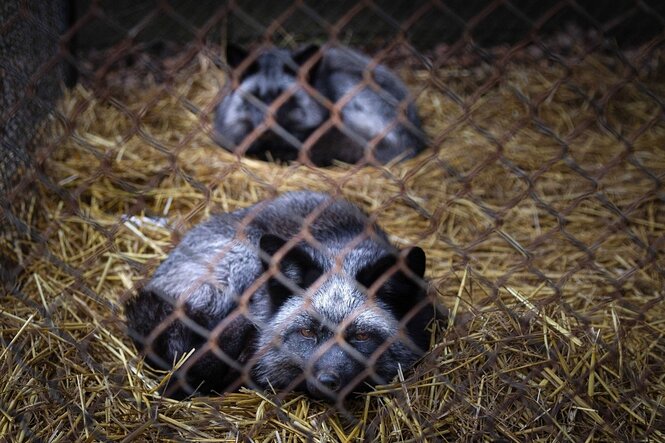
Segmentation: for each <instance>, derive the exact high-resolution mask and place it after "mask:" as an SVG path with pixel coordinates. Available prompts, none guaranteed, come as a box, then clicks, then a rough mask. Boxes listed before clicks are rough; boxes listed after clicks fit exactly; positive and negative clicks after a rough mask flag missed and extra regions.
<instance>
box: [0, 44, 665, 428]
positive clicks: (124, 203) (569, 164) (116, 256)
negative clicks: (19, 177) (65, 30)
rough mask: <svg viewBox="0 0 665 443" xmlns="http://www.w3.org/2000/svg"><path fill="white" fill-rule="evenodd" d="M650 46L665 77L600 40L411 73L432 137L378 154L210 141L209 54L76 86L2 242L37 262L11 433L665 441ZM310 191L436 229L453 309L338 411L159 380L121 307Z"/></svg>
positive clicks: (19, 310) (25, 292)
mask: <svg viewBox="0 0 665 443" xmlns="http://www.w3.org/2000/svg"><path fill="white" fill-rule="evenodd" d="M640 54H641V53H640ZM640 54H637V55H636V57H637V56H638V55H640ZM648 60H649V62H650V66H652V65H653V66H656V67H657V68H658V69H657V72H656V73H655V74H654V73H653V72H651V71H649V72H641V71H639V72H638V73H637V74H634V76H632V74H630V73H631V72H632V71H630V69H628V68H626V66H625V65H624V64H623V62H622V61H620V60H618V59H616V58H612V57H608V56H601V55H597V54H589V55H587V56H586V57H583V58H581V59H579V60H577V59H576V60H574V63H573V62H571V63H570V64H569V65H568V66H567V67H566V66H565V65H546V66H543V61H542V60H534V61H533V62H532V63H522V64H519V65H518V64H513V63H505V64H504V65H502V66H500V67H499V68H493V67H488V66H481V68H479V69H478V70H476V71H469V72H460V71H459V70H456V69H454V68H452V67H443V68H440V69H439V70H437V71H432V72H420V71H415V72H404V73H403V75H404V77H405V78H407V80H408V83H409V85H410V87H411V88H412V89H413V90H414V91H416V93H417V97H418V105H419V108H420V113H421V115H422V117H423V120H424V124H425V127H426V129H427V132H428V133H429V134H430V135H431V136H432V140H433V145H434V149H429V150H427V151H426V152H424V153H422V154H421V155H419V156H418V157H417V158H415V159H412V160H409V161H406V162H403V163H399V164H392V165H388V166H386V167H376V168H370V167H357V166H348V165H339V166H336V167H333V168H329V169H312V168H308V167H305V166H298V165H291V166H286V165H276V164H269V163H264V162H259V161H254V160H251V159H239V158H237V157H235V156H234V155H231V154H229V153H227V152H226V151H224V150H222V149H220V148H219V147H217V146H215V145H214V143H212V142H211V140H210V138H209V136H208V135H207V131H209V129H210V114H211V112H212V110H213V109H214V104H215V103H217V102H218V101H219V98H220V97H219V85H220V83H222V82H223V78H224V76H223V73H222V72H220V71H219V70H217V69H216V68H215V67H214V66H213V65H212V63H211V62H210V61H209V60H208V59H207V58H206V57H205V56H204V55H200V56H199V57H198V58H196V59H195V60H194V61H193V62H192V63H190V64H189V65H187V66H185V67H183V68H182V69H181V72H179V74H178V75H177V77H176V78H175V80H174V81H170V82H166V83H164V84H153V83H150V82H147V84H142V85H141V86H140V87H136V88H132V89H126V88H117V89H116V88H108V89H103V90H97V89H92V88H86V87H83V86H77V87H76V88H75V89H73V90H71V91H68V92H67V93H66V96H65V98H64V99H63V101H62V103H61V105H60V107H59V109H58V112H57V113H56V114H55V117H54V119H53V127H54V133H53V136H52V137H50V138H49V139H48V140H47V142H46V143H45V147H44V148H43V149H42V151H41V152H40V154H39V159H40V161H42V162H43V167H42V168H41V171H40V174H37V173H35V174H34V175H33V176H32V177H29V179H33V180H35V181H36V182H37V183H38V184H39V193H38V195H34V196H29V198H26V199H23V200H19V199H17V200H16V204H15V206H14V207H13V208H12V211H13V213H15V214H18V218H19V219H20V221H21V222H23V223H25V227H24V229H16V230H14V231H13V232H8V233H7V234H5V235H3V237H2V245H1V247H2V251H3V254H4V255H7V256H8V257H10V258H11V259H12V260H13V261H15V262H16V263H19V264H20V265H21V266H22V267H23V272H22V273H21V275H20V276H19V278H18V281H17V282H16V284H15V285H14V286H13V287H11V288H10V289H9V290H8V291H7V292H6V293H5V294H4V295H3V297H2V310H1V311H0V325H1V327H2V328H1V332H0V334H1V338H2V340H1V345H2V346H1V347H0V374H2V376H1V377H2V383H1V386H2V390H1V391H0V436H2V437H8V438H11V439H13V440H15V441H31V440H35V439H43V440H48V441H70V440H81V441H83V440H85V441H88V440H113V441H116V440H118V441H130V440H136V439H138V440H151V441H177V440H187V441H227V440H229V441H236V440H238V439H240V438H243V439H244V438H249V439H251V440H253V441H268V440H275V441H309V440H315V441H350V440H378V441H413V440H416V441H420V440H451V441H454V440H460V439H464V440H471V441H478V440H483V441H493V440H496V439H503V440H510V441H523V440H580V441H581V440H584V441H616V440H642V439H650V440H653V441H664V440H665V435H664V434H663V432H662V429H664V428H665V423H664V421H663V400H664V395H665V372H664V371H663V367H665V365H664V362H663V355H664V353H665V349H664V345H663V344H664V343H665V342H664V341H663V335H664V334H665V322H663V320H662V319H663V318H664V317H665V307H664V305H665V304H664V303H663V297H664V296H665V295H664V293H663V250H664V249H665V248H664V247H663V246H664V242H663V238H664V237H663V236H664V235H665V209H664V208H663V190H662V188H661V182H662V180H663V175H664V173H665V155H663V151H662V149H663V148H662V147H663V146H665V125H664V124H663V113H662V107H659V104H658V101H657V100H656V99H654V98H653V97H657V98H658V97H660V99H659V100H660V103H662V100H663V97H665V85H664V84H663V82H662V78H663V75H662V66H663V60H664V57H663V54H662V53H661V52H658V51H655V52H653V51H652V52H650V53H648ZM638 62H639V60H637V59H636V61H635V64H636V65H637V66H639V63H638ZM629 74H630V75H629ZM659 79H660V80H659ZM293 189H312V190H321V191H326V192H331V193H334V194H338V195H343V196H344V197H346V198H348V199H350V200H352V201H354V202H355V203H357V204H359V205H360V206H361V207H363V208H364V209H365V210H366V211H368V212H369V213H371V214H372V215H373V216H375V217H376V219H377V220H378V222H379V223H380V224H381V225H382V226H383V227H384V229H385V230H386V231H387V232H388V233H389V234H390V235H391V239H392V240H393V241H394V242H395V243H397V244H398V245H408V244H418V245H420V246H422V247H423V248H424V249H425V250H426V252H427V256H428V271H427V275H428V277H429V278H430V280H431V282H432V287H433V290H434V292H435V293H436V294H437V296H438V298H439V301H440V302H441V303H443V304H444V305H445V306H447V307H448V308H450V319H449V324H448V326H447V327H443V325H434V327H433V330H432V349H431V351H430V352H429V353H428V354H427V356H426V357H425V358H424V359H423V362H422V363H421V364H419V365H418V366H417V367H416V368H414V369H413V370H410V371H407V372H404V373H401V374H400V375H399V377H398V380H396V381H395V382H394V383H393V384H391V385H388V386H383V387H378V388H377V390H376V391H375V392H372V393H370V394H368V395H364V396H362V397H360V398H359V399H356V400H353V401H350V402H349V403H348V404H347V405H346V407H345V410H343V411H336V410H335V409H333V408H331V407H330V406H328V405H325V404H322V403H319V402H316V401H312V400H309V399H307V398H305V397H303V396H302V395H298V394H289V395H287V396H285V397H281V396H276V395H274V394H271V393H259V392H254V391H249V390H241V391H240V392H236V393H229V394H226V395H224V396H221V397H201V398H194V399H192V400H191V401H182V402H177V401H173V400H170V399H165V398H162V397H160V396H159V394H158V390H159V387H160V386H162V385H163V384H164V383H166V382H167V381H168V378H169V376H170V374H169V373H163V372H158V371H153V370H151V369H150V368H147V367H146V366H144V365H143V362H142V359H141V358H140V357H139V356H137V353H136V350H135V348H134V346H133V345H132V344H131V342H130V340H129V339H128V337H127V336H126V335H125V333H124V331H123V315H122V302H123V301H124V300H125V299H126V298H127V297H129V296H131V295H132V294H133V291H134V288H135V286H136V285H137V284H138V283H140V282H141V281H144V280H145V279H147V278H148V277H149V276H150V275H151V273H152V272H153V271H154V269H155V267H156V266H157V265H158V264H159V262H160V261H161V260H163V259H164V257H165V256H166V254H167V253H168V251H169V250H170V249H171V248H172V247H173V245H174V244H175V243H176V242H177V241H178V239H179V238H180V236H181V235H182V233H183V232H185V231H186V230H187V229H188V228H190V227H191V226H193V225H194V224H195V223H197V222H198V221H200V220H202V219H204V218H206V217H207V216H208V215H209V214H210V213H211V212H215V211H231V210H234V209H236V208H239V207H244V206H247V205H249V204H252V203H254V202H257V201H259V200H261V199H263V198H266V197H269V196H273V195H276V194H277V193H281V192H284V191H287V190H293ZM161 218H163V220H161Z"/></svg>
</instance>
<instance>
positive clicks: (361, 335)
mask: <svg viewBox="0 0 665 443" xmlns="http://www.w3.org/2000/svg"><path fill="white" fill-rule="evenodd" d="M353 339H354V340H355V341H366V340H369V334H368V333H367V332H364V331H359V332H356V333H355V334H353Z"/></svg>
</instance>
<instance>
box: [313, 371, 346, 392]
mask: <svg viewBox="0 0 665 443" xmlns="http://www.w3.org/2000/svg"><path fill="white" fill-rule="evenodd" d="M316 380H317V381H318V382H319V383H321V384H322V385H323V386H325V387H326V388H328V389H330V390H331V391H333V392H337V391H338V390H339V388H340V385H341V381H340V379H339V376H338V375H337V374H334V373H332V372H322V373H320V374H319V375H318V377H316Z"/></svg>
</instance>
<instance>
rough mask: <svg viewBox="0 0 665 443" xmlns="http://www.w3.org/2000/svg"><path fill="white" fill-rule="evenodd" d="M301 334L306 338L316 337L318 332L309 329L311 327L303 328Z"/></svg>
mask: <svg viewBox="0 0 665 443" xmlns="http://www.w3.org/2000/svg"><path fill="white" fill-rule="evenodd" d="M300 335H302V336H303V337H305V338H314V337H316V333H315V332H314V330H312V329H309V328H301V329H300Z"/></svg>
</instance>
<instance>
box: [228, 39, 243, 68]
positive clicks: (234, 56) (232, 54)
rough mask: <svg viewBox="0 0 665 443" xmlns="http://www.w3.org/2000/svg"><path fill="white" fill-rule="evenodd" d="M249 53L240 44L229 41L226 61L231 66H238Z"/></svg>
mask: <svg viewBox="0 0 665 443" xmlns="http://www.w3.org/2000/svg"><path fill="white" fill-rule="evenodd" d="M247 54H248V53H247V51H245V50H244V49H243V48H241V47H240V46H238V45H234V44H231V43H229V45H228V46H227V47H226V63H227V64H228V65H229V66H230V67H231V68H237V67H238V66H239V65H240V63H242V61H243V60H245V59H246V58H247Z"/></svg>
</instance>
